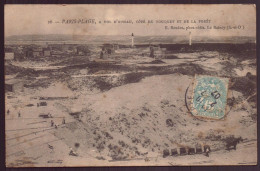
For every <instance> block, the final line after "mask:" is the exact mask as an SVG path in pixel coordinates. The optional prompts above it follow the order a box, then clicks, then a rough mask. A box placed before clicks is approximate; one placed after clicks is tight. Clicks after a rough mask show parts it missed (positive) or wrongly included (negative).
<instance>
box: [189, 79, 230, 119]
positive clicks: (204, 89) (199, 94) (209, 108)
mask: <svg viewBox="0 0 260 171" xmlns="http://www.w3.org/2000/svg"><path fill="white" fill-rule="evenodd" d="M228 82H229V80H228V78H220V77H212V76H198V75H196V76H195V80H194V87H193V98H192V104H191V109H192V110H191V112H192V114H193V115H194V116H197V117H204V118H209V119H221V118H223V117H224V116H225V108H226V103H227V91H228Z"/></svg>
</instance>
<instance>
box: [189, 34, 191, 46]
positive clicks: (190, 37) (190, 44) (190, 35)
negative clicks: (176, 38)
mask: <svg viewBox="0 0 260 171" xmlns="http://www.w3.org/2000/svg"><path fill="white" fill-rule="evenodd" d="M189 45H190V46H191V32H190V33H189Z"/></svg>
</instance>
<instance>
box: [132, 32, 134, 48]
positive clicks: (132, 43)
mask: <svg viewBox="0 0 260 171" xmlns="http://www.w3.org/2000/svg"><path fill="white" fill-rule="evenodd" d="M132 47H134V33H132Z"/></svg>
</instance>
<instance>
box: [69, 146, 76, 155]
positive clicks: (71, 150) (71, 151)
mask: <svg viewBox="0 0 260 171" xmlns="http://www.w3.org/2000/svg"><path fill="white" fill-rule="evenodd" d="M69 155H70V156H78V154H77V153H76V152H74V151H73V149H72V148H71V147H70V153H69Z"/></svg>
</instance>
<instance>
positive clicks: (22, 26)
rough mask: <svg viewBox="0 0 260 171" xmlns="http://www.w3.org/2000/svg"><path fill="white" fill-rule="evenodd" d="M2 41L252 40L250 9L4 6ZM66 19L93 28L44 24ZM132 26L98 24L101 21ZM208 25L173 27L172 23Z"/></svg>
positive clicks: (252, 11)
mask: <svg viewBox="0 0 260 171" xmlns="http://www.w3.org/2000/svg"><path fill="white" fill-rule="evenodd" d="M4 14H5V21H4V22H5V37H7V36H11V35H31V34H73V35H130V34H131V33H134V34H135V35H140V36H148V35H171V36H172V35H187V34H189V32H190V31H191V32H192V35H196V36H251V37H255V36H256V7H255V6H254V5H239V4H236V5H234V4H232V5H9V4H8V5H5V12H4ZM70 19H95V21H96V22H97V24H61V23H57V24H54V23H53V24H48V21H50V20H52V21H53V22H55V21H59V22H61V21H62V20H65V21H66V20H70ZM115 19H118V20H132V21H133V24H113V23H111V24H103V23H101V24H99V23H98V22H99V21H101V22H103V20H112V21H113V20H115ZM139 19H144V20H146V21H147V20H154V21H155V20H175V23H173V24H148V23H144V24H137V23H136V20H139ZM206 19H209V20H211V23H210V24H208V23H200V24H199V23H198V22H197V23H188V24H187V23H176V20H190V22H191V20H195V21H198V20H206ZM238 25H240V26H242V27H243V28H244V29H235V30H222V29H206V30H201V29H195V30H194V29H192V30H176V29H167V30H165V26H169V27H170V26H174V27H178V26H183V27H184V28H185V29H186V27H188V26H189V27H196V26H204V27H206V26H238Z"/></svg>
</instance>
